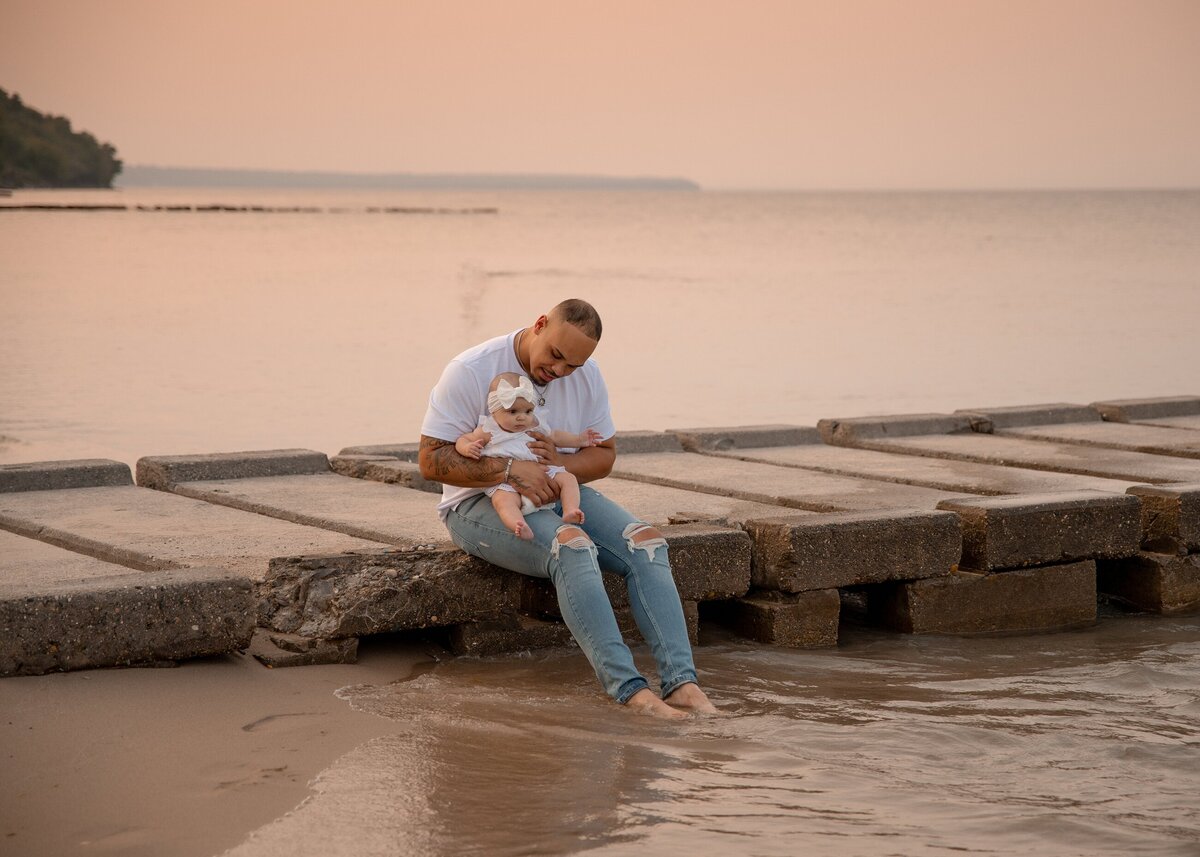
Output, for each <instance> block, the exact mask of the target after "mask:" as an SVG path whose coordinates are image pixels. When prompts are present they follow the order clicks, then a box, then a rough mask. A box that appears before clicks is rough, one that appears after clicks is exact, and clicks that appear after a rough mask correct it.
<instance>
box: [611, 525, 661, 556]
mask: <svg viewBox="0 0 1200 857" xmlns="http://www.w3.org/2000/svg"><path fill="white" fill-rule="evenodd" d="M621 535H622V537H623V538H624V539H625V546H626V547H627V548H629V552H630V553H631V554H634V555H635V556H636V554H637V552H638V551H639V550H641V551H645V552H646V557H647V558H648V559H654V555H655V553H656V552H657V551H658V549H659V548H663V549H664V550H665V549H666V547H667V540H666V538H664V537H663V534H662V532H661V531H659V530H658V529H657V528H656V527H652V526H650V525H649V524H647V523H646V522H644V521H634V522H633V523H632V524H630V525H629V526H627V527H626V528H625V529H624V530H623V531H622V533H621Z"/></svg>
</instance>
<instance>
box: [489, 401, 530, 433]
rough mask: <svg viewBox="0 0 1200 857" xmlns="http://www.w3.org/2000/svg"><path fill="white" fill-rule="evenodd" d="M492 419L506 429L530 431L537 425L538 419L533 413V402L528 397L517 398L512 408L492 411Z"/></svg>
mask: <svg viewBox="0 0 1200 857" xmlns="http://www.w3.org/2000/svg"><path fill="white" fill-rule="evenodd" d="M492 419H494V420H495V421H496V425H498V426H500V428H502V429H504V430H505V431H529V429H531V428H533V427H534V426H536V425H537V419H536V418H535V417H534V415H533V402H531V401H529V400H528V399H517V400H516V401H514V402H513V404H512V407H511V408H501V409H500V410H498V411H492Z"/></svg>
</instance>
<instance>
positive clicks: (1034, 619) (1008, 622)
mask: <svg viewBox="0 0 1200 857" xmlns="http://www.w3.org/2000/svg"><path fill="white" fill-rule="evenodd" d="M868 600H869V605H870V606H869V612H870V615H871V617H872V619H873V621H876V622H879V623H880V624H883V625H885V626H887V627H889V628H892V629H893V630H897V631H902V632H904V633H909V634H995V633H1018V632H1025V633H1028V632H1035V631H1057V630H1063V629H1066V628H1075V627H1080V626H1083V625H1090V624H1092V623H1093V622H1095V621H1096V564H1095V562H1093V561H1092V560H1087V561H1085V562H1076V563H1070V564H1066V565H1051V566H1043V567H1041V568H1029V569H1023V570H1021V571H1005V572H1001V573H998V574H975V573H971V572H959V573H957V574H954V575H952V576H950V577H941V578H935V579H930V580H914V581H909V582H905V583H898V584H888V585H885V586H880V587H876V588H873V589H872V590H870V591H869V592H868Z"/></svg>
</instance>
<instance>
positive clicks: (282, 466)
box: [137, 449, 329, 489]
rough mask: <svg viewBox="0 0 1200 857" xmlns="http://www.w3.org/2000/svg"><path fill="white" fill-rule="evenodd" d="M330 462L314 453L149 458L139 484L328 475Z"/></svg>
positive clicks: (139, 472)
mask: <svg viewBox="0 0 1200 857" xmlns="http://www.w3.org/2000/svg"><path fill="white" fill-rule="evenodd" d="M328 472H329V459H327V458H326V457H325V454H324V453H322V452H314V451H313V450H311V449H268V450H256V451H253V452H218V453H210V454H206V455H150V456H146V457H145V458H141V459H139V460H138V463H137V484H138V485H141V486H142V487H144V488H161V489H166V488H168V487H169V486H170V485H171V484H173V483H176V482H197V481H200V480H205V479H241V478H244V477H251V476H293V475H298V474H304V473H328Z"/></svg>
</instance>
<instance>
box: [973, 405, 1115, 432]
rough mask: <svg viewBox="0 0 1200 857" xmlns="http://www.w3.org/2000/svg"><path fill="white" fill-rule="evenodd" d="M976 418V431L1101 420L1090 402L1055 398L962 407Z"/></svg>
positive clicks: (1096, 421)
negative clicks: (1047, 402) (1045, 402)
mask: <svg viewBox="0 0 1200 857" xmlns="http://www.w3.org/2000/svg"><path fill="white" fill-rule="evenodd" d="M954 413H956V414H964V415H965V416H968V417H971V418H972V419H973V420H974V423H973V425H974V428H975V430H976V431H985V432H989V431H992V430H993V429H1006V428H1016V427H1018V426H1054V425H1062V424H1064V423H1098V422H1100V414H1099V413H1097V412H1096V411H1094V410H1092V408H1090V407H1088V406H1087V405H1071V404H1067V403H1065V402H1056V403H1055V404H1052V405H1018V406H1016V407H1009V408H960V409H959V410H957V411H955V412H954Z"/></svg>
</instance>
